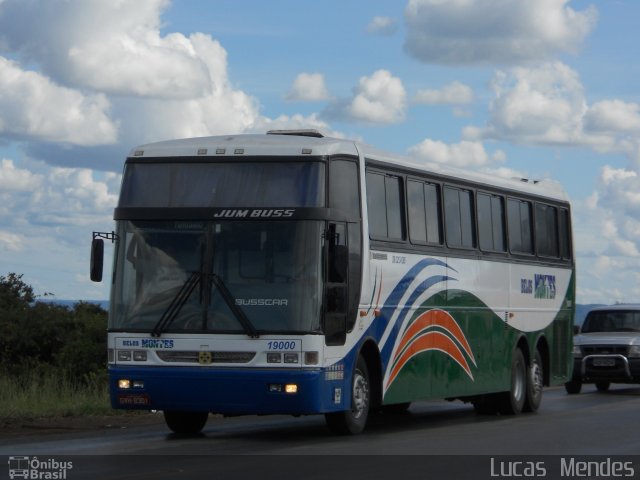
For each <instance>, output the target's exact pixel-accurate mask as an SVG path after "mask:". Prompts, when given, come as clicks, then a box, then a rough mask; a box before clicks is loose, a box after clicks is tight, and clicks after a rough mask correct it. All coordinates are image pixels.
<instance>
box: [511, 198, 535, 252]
mask: <svg viewBox="0 0 640 480" xmlns="http://www.w3.org/2000/svg"><path fill="white" fill-rule="evenodd" d="M507 215H508V218H507V224H508V230H509V250H510V251H511V252H513V253H521V254H522V253H523V254H527V255H532V254H533V239H532V235H531V233H532V231H533V229H532V228H531V217H532V215H531V202H527V201H524V200H518V199H515V198H509V199H508V200H507Z"/></svg>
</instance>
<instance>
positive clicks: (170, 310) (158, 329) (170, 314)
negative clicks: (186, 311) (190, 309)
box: [151, 272, 201, 337]
mask: <svg viewBox="0 0 640 480" xmlns="http://www.w3.org/2000/svg"><path fill="white" fill-rule="evenodd" d="M200 277H201V275H200V272H192V273H191V275H190V276H189V278H187V279H186V280H185V282H184V283H183V284H182V287H180V290H178V293H176V295H175V296H174V297H173V299H172V300H171V303H170V304H169V306H168V307H167V309H166V310H165V311H164V313H163V314H162V316H161V317H160V320H158V323H156V325H155V327H153V330H152V331H151V336H153V337H159V336H160V335H161V334H162V332H164V331H165V330H166V329H167V327H169V325H171V323H172V322H173V321H174V320H175V319H176V317H177V316H178V313H180V310H182V307H184V304H185V303H187V300H188V299H189V297H190V296H191V294H192V293H193V290H194V288H196V285H198V282H200Z"/></svg>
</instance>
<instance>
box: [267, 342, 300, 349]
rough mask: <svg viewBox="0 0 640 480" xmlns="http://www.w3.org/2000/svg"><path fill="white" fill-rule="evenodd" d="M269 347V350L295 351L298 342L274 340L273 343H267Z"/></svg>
mask: <svg viewBox="0 0 640 480" xmlns="http://www.w3.org/2000/svg"><path fill="white" fill-rule="evenodd" d="M267 346H268V347H269V350H295V349H296V342H294V341H293V340H291V341H287V340H274V341H272V342H267Z"/></svg>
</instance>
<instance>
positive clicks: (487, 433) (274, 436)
mask: <svg viewBox="0 0 640 480" xmlns="http://www.w3.org/2000/svg"><path fill="white" fill-rule="evenodd" d="M247 454H248V455H251V456H250V457H247V456H246V455H247ZM0 455H5V456H16V455H22V456H29V457H30V458H33V457H34V456H37V457H39V458H67V457H69V458H73V459H75V460H76V462H80V463H82V464H83V465H82V468H85V465H84V464H85V463H87V464H88V468H89V470H90V471H91V475H90V477H91V478H94V479H97V478H203V476H202V475H203V474H204V472H209V471H210V468H213V466H215V469H216V471H217V472H218V476H217V477H216V478H250V477H249V476H245V474H248V473H250V472H253V474H252V476H253V477H255V478H258V477H256V475H259V477H260V478H288V477H289V476H291V477H292V478H296V479H297V478H299V477H300V478H305V479H306V478H336V477H337V476H341V475H340V473H344V472H345V468H346V471H347V472H351V474H349V475H347V476H348V477H349V478H357V477H359V474H360V473H363V471H362V465H363V464H365V465H367V466H368V467H369V468H368V470H367V471H369V472H370V473H369V474H367V476H366V477H367V478H389V475H388V472H387V473H385V474H384V475H382V474H383V470H384V471H385V472H386V470H385V469H389V468H393V469H394V471H395V468H396V467H395V466H394V465H395V463H396V462H400V460H399V459H400V458H407V457H396V458H394V457H393V456H405V455H418V456H420V457H414V460H412V461H408V463H407V461H404V462H402V465H405V466H406V465H414V466H415V467H416V468H431V472H432V475H426V473H425V475H424V476H421V475H415V476H413V477H414V478H441V477H440V476H439V475H433V473H434V472H435V471H439V469H440V468H449V469H450V468H456V469H459V470H460V471H459V472H458V474H457V476H456V477H449V478H484V477H485V476H486V478H493V477H495V476H496V475H493V473H495V472H493V471H491V472H490V471H489V470H488V468H489V467H487V462H488V461H489V460H488V459H489V458H490V457H496V458H498V457H499V458H503V457H509V456H511V457H509V458H515V459H518V458H522V459H531V458H532V457H531V456H555V457H554V458H557V457H558V456H564V457H574V456H575V457H581V458H587V459H589V458H595V459H598V458H599V459H601V458H603V457H602V456H612V457H613V456H615V457H616V458H618V457H623V458H622V460H625V459H626V460H629V461H635V462H636V464H637V462H638V459H639V457H638V455H640V387H637V386H628V385H613V386H612V387H611V390H610V391H609V392H606V393H600V392H597V391H596V390H595V388H594V387H593V386H590V385H586V386H584V387H583V391H582V393H581V394H579V395H567V394H566V393H565V391H564V389H563V388H557V387H556V388H551V389H546V390H545V393H544V398H543V402H542V406H541V407H540V410H539V411H538V412H537V413H534V414H522V415H519V416H482V415H476V414H475V412H474V411H473V408H472V407H471V406H470V405H465V404H463V403H461V402H446V401H429V402H417V403H415V404H413V405H412V406H411V408H410V410H409V411H408V412H407V413H405V414H401V415H388V416H379V417H376V418H374V419H373V420H372V421H371V422H370V424H369V426H368V427H367V430H366V431H365V432H364V433H363V434H362V435H359V436H355V437H336V436H333V435H331V434H330V433H329V431H328V429H327V428H326V426H325V424H324V419H323V417H322V416H311V417H302V418H293V417H286V416H271V417H236V418H217V417H210V419H209V422H208V423H207V425H206V427H205V429H204V431H203V433H202V434H201V435H199V436H196V437H187V438H185V437H179V436H176V435H174V434H171V433H169V431H168V430H167V428H166V427H165V425H164V423H162V422H161V421H158V423H155V424H152V425H146V426H140V427H132V428H126V429H100V430H92V431H80V432H68V433H56V434H48V435H38V436H34V435H29V436H24V437H21V436H18V437H15V436H13V437H9V438H4V439H0ZM432 455H433V456H440V460H438V462H436V464H433V460H432V461H431V463H430V464H422V463H421V464H420V465H416V460H415V458H423V459H425V458H429V457H425V456H432ZM451 455H463V456H479V457H477V458H475V460H473V459H472V460H468V459H467V460H461V461H455V460H451V459H452V458H454V459H455V457H450V456H451ZM78 456H83V457H78ZM144 456H147V457H146V458H145V457H144ZM193 456H196V457H193ZM284 456H287V457H284ZM338 456H343V457H342V460H336V458H340V457H338ZM363 456H366V457H363ZM442 456H445V457H442ZM296 457H297V458H296ZM430 458H431V459H434V458H436V457H430ZM460 458H462V457H460ZM150 459H151V460H150ZM443 459H444V460H443ZM465 461H467V462H468V461H472V464H473V462H480V464H481V469H482V471H480V472H478V471H476V472H475V474H474V475H472V472H470V471H469V469H467V468H465V467H464V462H465ZM149 462H151V463H152V464H153V468H150V469H149V468H148V467H145V465H148V464H149ZM336 462H337V463H336ZM351 462H354V463H353V465H352V466H351V467H349V465H351ZM382 462H383V463H382ZM421 462H422V460H421ZM378 464H379V465H380V466H383V467H384V468H383V469H382V470H379V469H378V467H376V465H378ZM496 465H498V466H499V467H501V468H502V469H503V471H502V472H500V471H498V473H499V474H500V475H498V476H517V475H511V474H514V473H516V474H517V473H518V470H517V468H518V467H522V462H521V463H517V464H516V470H513V468H512V467H511V466H510V465H507V466H506V467H505V466H504V465H503V464H502V463H498V464H496ZM524 465H525V466H526V462H525V463H524ZM294 467H295V468H294ZM493 467H495V465H493V464H492V465H491V468H493ZM538 467H540V465H538ZM609 467H610V465H609ZM627 467H630V465H627ZM92 468H94V469H95V471H94V470H91V469H92ZM274 468H276V469H277V471H273V469H274ZM398 468H401V467H400V465H399V466H398ZM505 468H506V470H505ZM301 469H302V470H301ZM323 469H324V470H326V469H329V471H328V472H327V471H324V470H323ZM334 470H335V471H334ZM548 470H549V469H548ZM300 471H303V472H305V474H304V475H302V476H300V475H299V474H296V472H300ZM321 471H322V475H320V472H321ZM456 471H457V470H456ZM2 472H3V470H2V468H1V467H0V474H2ZM76 472H77V473H79V470H78V468H76V471H75V472H74V471H70V472H68V473H69V475H67V477H66V478H69V479H73V478H85V477H84V475H83V476H82V477H73V476H72V475H71V474H72V473H76ZM167 472H171V474H169V473H167ZM239 472H241V473H242V475H240V476H237V477H236V476H235V474H238V475H239ZM331 472H333V474H332V473H331ZM505 472H506V473H508V474H510V475H503V473H505ZM627 472H630V471H627ZM98 473H102V474H104V475H106V476H100V475H98ZM223 473H224V475H223ZM315 473H317V474H318V475H317V476H314V474H315ZM376 473H379V474H380V475H379V476H377V475H376ZM411 473H414V474H417V473H420V472H417V471H416V470H415V469H413V467H411V468H410V469H409V470H405V471H404V472H403V475H402V476H401V478H405V477H406V478H409V477H408V476H407V475H409V474H411ZM465 473H466V474H469V476H468V477H465V475H464V474H465ZM525 473H526V472H525ZM534 473H535V472H534ZM538 473H540V472H538ZM548 473H549V472H547V475H545V477H546V478H553V477H552V476H550V475H549V474H548ZM87 474H88V473H87ZM111 474H113V475H114V476H109V475H111ZM189 474H194V475H195V476H193V477H189V476H188V475H189ZM197 475H200V477H197ZM410 476H411V475H410ZM565 477H566V476H565ZM0 478H2V477H0ZM86 478H89V477H86ZM442 478H444V477H442ZM574 478H584V477H583V476H581V475H579V476H577V477H574ZM595 478H598V476H597V475H596V476H595ZM631 478H640V465H636V467H635V470H634V475H633V476H631Z"/></svg>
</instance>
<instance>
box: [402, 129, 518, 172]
mask: <svg viewBox="0 0 640 480" xmlns="http://www.w3.org/2000/svg"><path fill="white" fill-rule="evenodd" d="M409 155H412V156H414V157H417V158H419V159H421V160H424V161H426V162H434V163H439V164H445V165H451V166H454V167H471V168H479V167H487V166H489V165H492V164H495V163H501V162H503V161H504V160H505V154H504V152H502V151H501V150H498V151H497V152H495V153H494V154H493V155H489V154H488V153H487V151H486V150H485V148H484V145H482V143H480V142H469V141H466V140H463V141H462V142H460V143H455V144H446V143H443V142H440V141H437V140H431V139H428V138H427V139H425V140H423V141H422V142H420V143H419V144H418V145H414V146H413V147H411V148H409ZM503 173H504V174H507V172H506V171H505V172H503ZM509 173H510V172H509Z"/></svg>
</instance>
